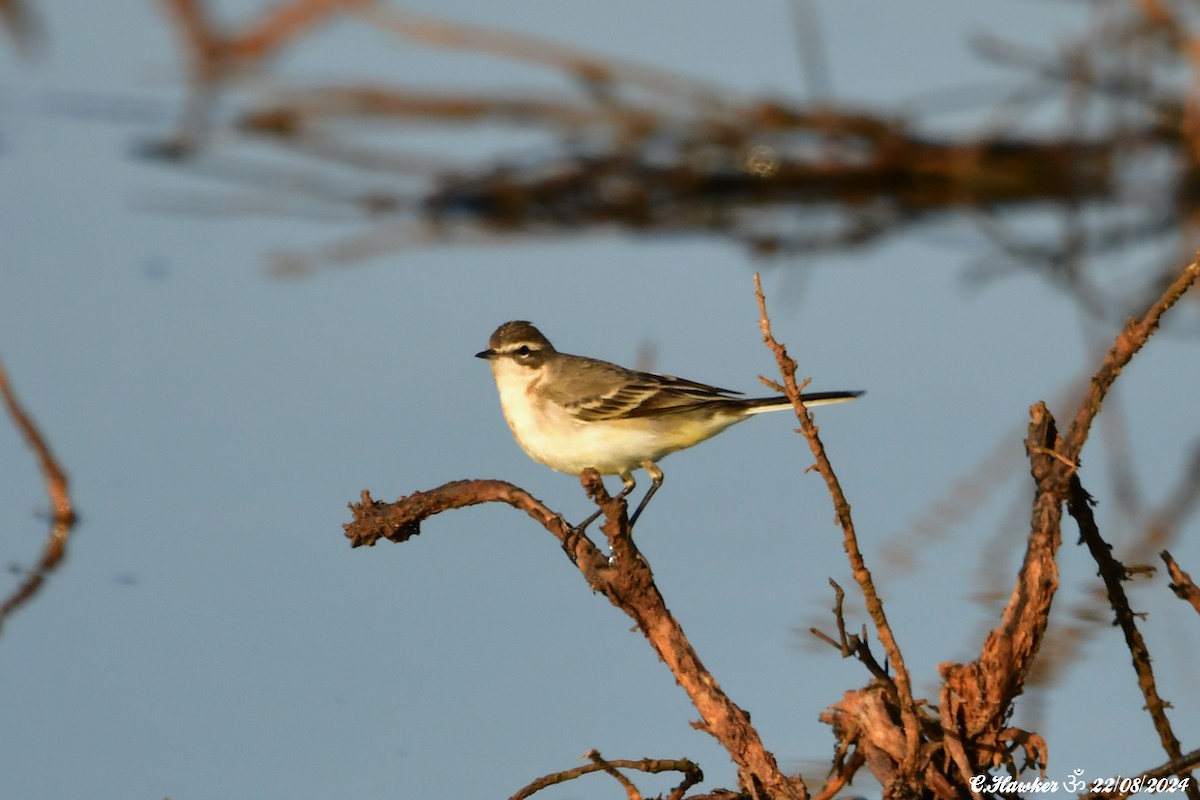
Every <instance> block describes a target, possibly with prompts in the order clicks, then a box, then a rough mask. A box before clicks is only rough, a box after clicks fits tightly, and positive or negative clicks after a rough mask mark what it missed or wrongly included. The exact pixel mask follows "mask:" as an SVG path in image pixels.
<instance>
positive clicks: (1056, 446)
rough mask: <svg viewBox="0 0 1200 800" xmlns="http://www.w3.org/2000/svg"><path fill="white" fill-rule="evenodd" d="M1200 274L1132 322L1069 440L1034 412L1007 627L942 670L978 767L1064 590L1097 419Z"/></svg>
mask: <svg viewBox="0 0 1200 800" xmlns="http://www.w3.org/2000/svg"><path fill="white" fill-rule="evenodd" d="M1198 276H1200V262H1193V263H1192V264H1190V265H1189V266H1188V267H1187V268H1185V269H1184V270H1183V271H1182V272H1181V274H1180V275H1179V276H1178V277H1177V278H1176V279H1175V280H1174V281H1173V282H1172V283H1171V285H1170V286H1168V288H1167V289H1166V291H1165V292H1164V293H1163V295H1162V296H1161V297H1160V298H1159V299H1158V300H1157V301H1156V302H1155V303H1154V304H1153V305H1152V306H1151V307H1150V308H1149V309H1148V310H1147V312H1146V313H1145V315H1143V317H1142V318H1141V319H1139V320H1132V319H1131V320H1129V321H1128V322H1127V323H1126V325H1125V327H1124V329H1123V330H1122V331H1121V333H1120V334H1119V335H1118V336H1117V338H1116V341H1115V343H1114V344H1113V347H1112V348H1111V349H1110V351H1109V353H1108V354H1107V356H1106V357H1105V359H1104V360H1103V362H1102V363H1101V365H1100V367H1099V369H1098V370H1097V371H1096V373H1095V375H1093V377H1092V379H1091V382H1090V385H1089V387H1088V390H1087V393H1086V395H1085V397H1084V400H1083V402H1082V403H1081V404H1080V407H1079V410H1078V411H1077V412H1076V414H1075V418H1074V419H1073V421H1072V422H1071V427H1070V429H1069V430H1068V432H1067V435H1066V437H1065V438H1063V437H1060V436H1059V435H1058V431H1057V427H1056V425H1055V422H1054V418H1053V416H1052V415H1051V414H1050V412H1049V410H1048V409H1047V408H1046V406H1045V404H1044V403H1038V404H1037V405H1035V406H1034V407H1033V408H1032V409H1031V411H1030V417H1031V421H1030V426H1029V436H1028V438H1027V439H1026V450H1027V451H1028V453H1029V459H1030V465H1031V467H1032V472H1033V477H1034V481H1035V484H1036V486H1037V489H1036V494H1035V497H1034V502H1033V513H1032V519H1031V524H1030V534H1029V539H1028V544H1027V548H1026V553H1025V560H1024V563H1023V564H1022V567H1021V571H1020V573H1019V575H1018V577H1017V582H1016V585H1015V586H1014V588H1013V592H1012V595H1011V597H1010V599H1009V602H1008V605H1007V606H1006V607H1005V609H1004V612H1003V615H1002V617H1001V620H1000V623H999V625H997V627H996V628H995V629H993V630H992V631H991V632H990V633H989V634H988V636H987V638H986V640H985V641H984V644H983V648H982V650H981V652H980V656H979V659H978V660H977V661H975V662H973V663H971V664H944V665H942V667H941V672H942V675H943V678H944V680H945V683H946V686H947V688H948V692H946V693H945V695H944V700H943V703H949V704H952V707H951V708H950V709H949V714H948V717H947V710H946V709H943V710H942V713H943V718H944V719H948V722H947V724H953V725H954V726H955V728H956V730H955V731H954V732H953V733H954V735H955V736H957V737H960V738H961V740H962V741H963V742H965V743H967V744H969V745H970V747H968V748H967V753H968V756H969V757H970V761H971V764H972V768H973V769H974V768H975V766H984V765H986V764H988V763H989V762H990V759H991V758H994V756H990V755H989V754H994V753H1000V752H1003V749H1004V748H1003V742H1002V741H1001V740H1000V734H1001V733H1002V731H1003V728H1004V721H1005V720H1006V719H1007V717H1008V714H1009V713H1010V711H1011V706H1012V702H1013V700H1014V699H1015V698H1016V697H1017V695H1019V694H1020V693H1021V691H1022V689H1023V687H1024V684H1025V681H1026V679H1027V677H1028V675H1029V671H1030V669H1031V668H1032V665H1033V660H1034V658H1035V656H1036V655H1037V653H1038V650H1039V648H1040V645H1041V643H1042V639H1043V637H1044V635H1045V631H1046V625H1047V621H1048V617H1049V613H1050V606H1051V602H1052V601H1053V598H1054V594H1055V592H1056V590H1057V588H1058V565H1057V562H1056V560H1055V558H1056V555H1057V552H1058V549H1059V546H1060V545H1061V543H1062V529H1061V525H1062V511H1063V504H1064V503H1065V502H1067V500H1068V498H1069V497H1070V496H1071V487H1072V481H1073V480H1074V477H1075V473H1076V470H1077V469H1078V462H1079V454H1080V451H1081V450H1082V448H1083V445H1084V442H1085V441H1086V440H1087V435H1088V432H1089V430H1090V428H1091V423H1092V420H1093V419H1094V418H1095V416H1096V414H1098V413H1099V412H1100V407H1101V404H1102V403H1103V400H1104V397H1105V395H1106V394H1107V393H1108V390H1109V389H1110V388H1111V387H1112V384H1113V382H1114V381H1115V380H1116V378H1117V376H1118V375H1119V374H1120V373H1121V370H1122V369H1123V368H1124V366H1125V365H1126V364H1128V363H1129V360H1130V359H1131V358H1132V357H1133V356H1134V354H1135V353H1137V352H1138V350H1140V349H1141V348H1142V347H1143V346H1144V345H1145V343H1146V341H1147V340H1148V339H1149V337H1150V336H1151V335H1152V334H1153V333H1154V331H1155V330H1156V329H1157V328H1158V325H1159V322H1160V320H1161V318H1162V315H1163V314H1164V313H1165V312H1166V311H1167V309H1169V308H1170V307H1171V306H1172V305H1173V304H1174V303H1175V302H1176V301H1177V300H1178V299H1179V298H1180V297H1182V296H1183V294H1184V293H1185V292H1186V291H1187V290H1188V288H1189V287H1190V286H1191V285H1192V284H1193V283H1194V282H1195V281H1196V279H1197V277H1198ZM948 733H949V732H948Z"/></svg>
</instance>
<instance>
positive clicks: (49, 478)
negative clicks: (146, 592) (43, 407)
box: [0, 364, 76, 626]
mask: <svg viewBox="0 0 1200 800" xmlns="http://www.w3.org/2000/svg"><path fill="white" fill-rule="evenodd" d="M0 396H2V397H3V398H4V405H5V407H6V408H7V409H8V414H9V416H10V417H12V420H13V424H14V425H16V427H17V429H18V430H19V431H21V435H22V436H23V437H25V442H26V443H27V444H28V445H29V449H31V450H32V451H33V453H34V455H35V456H36V457H37V460H38V468H39V469H40V470H41V472H42V478H43V480H44V481H45V484H46V495H47V497H49V499H50V508H51V517H50V533H49V534H48V535H47V537H46V544H45V545H44V546H43V548H42V555H41V558H39V559H38V563H37V565H36V566H34V567H33V569H32V570H30V572H29V575H28V576H27V577H26V578H25V580H24V582H22V583H21V585H20V586H18V587H17V588H16V590H15V591H13V593H12V594H11V595H9V597H8V598H7V599H5V601H4V602H3V604H0V626H3V624H4V621H5V620H6V619H8V617H9V616H11V615H12V613H13V612H14V611H16V610H17V609H18V608H20V607H21V606H22V605H24V604H25V603H26V602H28V601H29V599H30V598H31V597H33V596H34V595H35V594H37V592H38V590H39V589H40V588H41V587H42V584H43V583H44V582H45V580H46V576H47V575H49V574H50V573H51V572H53V571H54V570H55V568H57V567H58V565H59V564H60V563H61V562H62V560H63V557H64V556H65V555H66V551H67V538H68V537H69V536H70V534H71V530H72V529H73V528H74V527H75V519H76V518H75V511H74V510H73V509H72V507H71V496H70V494H69V492H68V491H67V475H66V473H65V472H63V469H62V467H61V466H59V463H58V460H57V459H56V458H55V457H54V454H53V453H52V452H51V451H50V446H49V445H48V444H47V443H46V439H45V437H43V436H42V434H41V432H40V431H39V430H38V427H37V425H36V424H35V423H34V421H33V418H32V417H30V416H29V414H28V412H26V411H25V409H24V408H23V407H22V406H21V403H20V402H19V401H18V400H17V396H16V394H15V393H14V392H13V389H12V386H11V385H10V384H9V382H8V374H7V373H6V372H5V370H4V365H2V364H0Z"/></svg>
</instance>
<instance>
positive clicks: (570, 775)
mask: <svg viewBox="0 0 1200 800" xmlns="http://www.w3.org/2000/svg"><path fill="white" fill-rule="evenodd" d="M586 758H588V760H590V761H591V763H590V764H583V765H582V766H578V767H575V768H574V769H567V770H563V771H562V772H554V773H551V774H549V775H544V776H542V777H541V778H538V779H537V780H536V781H533V782H532V783H530V784H529V785H528V786H526V787H524V788H523V789H521V791H519V792H517V793H516V794H514V795H513V796H512V797H511V798H509V800H525V798H527V797H530V796H532V795H534V794H536V793H537V792H540V791H541V790H542V789H546V788H549V787H551V786H554V785H556V784H559V783H566V782H567V781H572V780H575V779H576V778H581V777H583V776H584V775H589V774H591V773H593V772H607V773H609V774H610V775H613V774H615V775H616V776H619V780H620V781H621V782H622V783H621V785H622V786H623V787H626V792H627V793H628V787H630V786H632V784H631V783H630V782H629V779H628V778H626V777H625V776H623V775H621V774H620V773H619V772H617V770H618V769H633V770H637V771H639V772H646V773H651V774H656V773H660V772H681V773H683V781H682V782H681V783H680V784H679V786H677V787H675V789H673V790H672V791H671V794H670V795H668V800H679V798H682V797H683V793H684V792H686V791H687V790H688V789H689V788H691V787H692V786H695V785H696V784H697V783H699V782H700V781H702V780H704V773H703V772H702V771H701V770H700V767H699V766H697V765H696V764H695V763H693V762H692V761H689V760H688V759H686V758H642V759H638V760H636V761H633V760H629V759H623V758H622V759H616V760H609V759H606V758H604V757H603V756H601V755H600V753H599V751H597V750H592V751H591V752H589V753H588V754H587V756H586ZM635 791H636V790H635Z"/></svg>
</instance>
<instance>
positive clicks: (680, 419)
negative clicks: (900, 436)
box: [475, 320, 862, 530]
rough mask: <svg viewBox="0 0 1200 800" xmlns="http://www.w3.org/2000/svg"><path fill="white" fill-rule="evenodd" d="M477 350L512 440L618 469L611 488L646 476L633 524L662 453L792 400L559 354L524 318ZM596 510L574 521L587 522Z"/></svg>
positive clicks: (551, 461) (829, 395)
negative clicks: (755, 395) (745, 393)
mask: <svg viewBox="0 0 1200 800" xmlns="http://www.w3.org/2000/svg"><path fill="white" fill-rule="evenodd" d="M475 357H476V358H486V359H487V360H488V361H489V362H491V366H492V375H493V377H495V379H496V388H497V389H498V390H499V392H500V406H501V408H503V410H504V418H505V419H506V420H508V427H509V428H511V429H512V432H513V436H514V437H516V440H517V444H519V445H521V448H522V449H523V450H524V451H525V452H526V453H528V454H529V457H530V458H532V459H533V460H534V461H537V462H540V463H542V464H545V465H546V466H548V467H550V468H551V469H556V470H558V471H559V472H567V473H570V474H571V475H578V474H580V473H581V472H583V471H584V470H585V469H588V468H592V469H595V470H596V471H597V472H599V473H600V474H601V475H619V476H620V477H621V482H622V483H623V484H624V488H622V490H621V493H620V494H619V495H618V497H625V496H626V495H628V494H629V493H630V492H631V491H633V488H634V485H635V484H634V480H633V471H634V470H635V469H637V468H638V467H641V468H643V469H645V470H646V472H647V473H648V474H649V475H650V479H651V485H650V489H649V491H647V492H646V496H645V497H643V498H642V502H641V503H639V504H638V507H637V510H635V511H634V512H633V516H631V517H630V518H629V524H630V526H632V525H633V523H634V522H636V521H637V518H638V517H639V516H640V515H641V513H642V511H643V510H645V508H646V504H647V503H649V502H650V498H651V497H653V496H654V493H655V492H656V491H658V487H659V486H661V485H662V481H663V473H662V470H660V469H659V468H658V464H657V463H656V462H657V461H659V460H660V459H662V458H663V456H666V455H668V454H669V453H674V452H675V451H676V450H683V449H684V448H686V447H691V446H692V445H694V444H699V443H700V442H703V441H704V440H705V439H708V438H711V437H713V436H716V435H717V434H718V433H720V432H721V431H723V430H725V429H726V428H728V427H729V426H730V425H733V424H734V423H737V422H741V421H742V420H744V419H746V418H747V417H749V416H750V415H752V414H758V413H761V412H763V411H779V410H781V409H785V408H791V407H792V403H791V401H790V400H788V399H787V398H786V397H782V396H780V397H759V398H743V397H737V396H736V395H739V394H741V393H740V392H734V391H731V390H729V389H720V388H718V387H716V386H708V385H706V384H703V383H696V382H695V381H689V380H685V379H683V378H675V377H672V376H670V375H658V374H656V373H653V372H639V371H636V370H631V369H626V368H624V367H621V366H617V365H616V364H612V363H609V362H607V361H600V360H598V359H595V358H586V357H584V356H573V355H569V354H567V353H560V352H558V351H557V350H555V349H554V345H552V344H550V341H549V340H548V339H547V338H546V337H545V336H543V335H542V333H541V331H539V330H538V329H537V328H535V327H533V325H531V324H530V323H528V322H525V321H523V320H514V321H513V322H506V323H504V324H503V325H501V326H500V327H499V328H497V329H496V332H495V333H493V334H492V338H491V339H489V340H488V349H487V350H484V351H483V352H480V353H476V354H475ZM860 394H862V392H813V393H809V394H805V395H802V397H803V398H804V402H805V404H806V405H809V406H817V405H826V404H829V403H841V402H844V401H846V400H852V399H854V398H855V397H858V396H859V395H860ZM597 516H599V512H596V513H595V514H593V515H592V516H591V517H589V518H588V519H587V520H586V521H584V522H583V523H581V524H580V525H579V528H578V529H579V530H582V529H583V528H586V527H587V526H588V525H589V524H591V522H592V521H593V520H595V519H596V517H597Z"/></svg>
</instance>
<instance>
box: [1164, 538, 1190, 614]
mask: <svg viewBox="0 0 1200 800" xmlns="http://www.w3.org/2000/svg"><path fill="white" fill-rule="evenodd" d="M1159 555H1160V556H1161V557H1162V560H1163V563H1164V564H1166V565H1167V573H1168V574H1169V575H1170V576H1171V585H1170V588H1171V591H1172V592H1174V593H1175V596H1176V597H1178V598H1179V599H1180V600H1186V601H1187V602H1189V603H1191V604H1192V608H1194V609H1196V611H1198V612H1200V588H1197V587H1196V584H1194V583H1192V576H1191V575H1189V574H1188V573H1186V572H1184V571H1183V568H1181V567H1180V566H1179V565H1178V564H1177V563H1175V559H1174V558H1172V557H1171V554H1170V553H1168V552H1167V551H1166V550H1163V551H1162V553H1160V554H1159Z"/></svg>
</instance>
